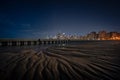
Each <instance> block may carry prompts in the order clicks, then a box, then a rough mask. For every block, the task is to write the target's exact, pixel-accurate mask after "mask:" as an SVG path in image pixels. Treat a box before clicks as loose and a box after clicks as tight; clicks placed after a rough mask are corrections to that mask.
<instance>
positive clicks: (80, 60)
mask: <svg viewBox="0 0 120 80" xmlns="http://www.w3.org/2000/svg"><path fill="white" fill-rule="evenodd" d="M13 50H14V49H13ZM119 61H120V41H117V42H112V43H111V42H108V43H106V42H92V43H89V42H88V43H85V44H81V45H64V46H51V47H48V48H46V49H40V50H39V51H36V50H34V49H24V50H21V51H18V52H17V51H16V52H10V51H7V52H2V53H0V80H120V76H119V74H120V64H119V63H120V62H119Z"/></svg>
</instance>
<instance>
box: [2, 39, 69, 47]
mask: <svg viewBox="0 0 120 80" xmlns="http://www.w3.org/2000/svg"><path fill="white" fill-rule="evenodd" d="M63 43H64V44H66V43H68V40H60V39H38V40H30V39H29V40H27V39H22V40H20V39H0V46H24V45H42V44H43V45H46V44H63Z"/></svg>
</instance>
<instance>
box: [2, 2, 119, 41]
mask: <svg viewBox="0 0 120 80" xmlns="http://www.w3.org/2000/svg"><path fill="white" fill-rule="evenodd" d="M0 28H1V29H0V38H35V39H38V38H45V37H46V36H51V35H52V36H54V35H55V34H57V33H58V32H59V33H63V32H65V33H66V34H69V35H73V34H77V35H86V34H87V33H89V32H91V31H96V32H98V31H101V30H105V31H109V32H111V31H112V32H113V31H117V32H120V5H119V1H118V0H110V1H104V0H97V1H96V0H92V1H89V0H85V1H78V0H66V1H63V0H51V1H49V0H45V1H43V0H40V1H39V0H30V1H28V0H24V1H22V0H17V1H16V0H12V1H9V0H4V1H1V2H0Z"/></svg>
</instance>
